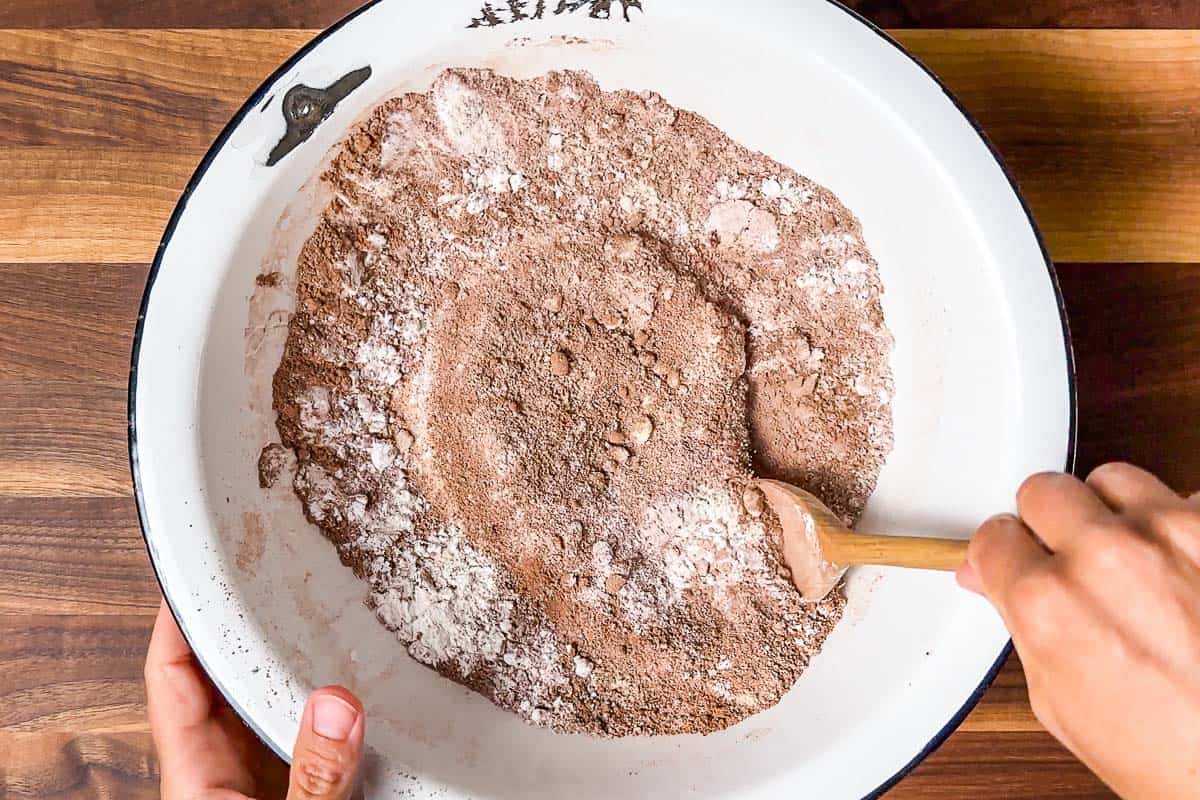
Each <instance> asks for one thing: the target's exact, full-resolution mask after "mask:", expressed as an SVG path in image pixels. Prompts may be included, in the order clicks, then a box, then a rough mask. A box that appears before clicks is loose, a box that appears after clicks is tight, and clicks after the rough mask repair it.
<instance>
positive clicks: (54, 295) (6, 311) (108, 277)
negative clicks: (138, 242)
mask: <svg viewBox="0 0 1200 800" xmlns="http://www.w3.org/2000/svg"><path fill="white" fill-rule="evenodd" d="M148 272H149V267H148V266H147V265H145V264H135V265H130V266H124V267H113V266H101V265H97V264H38V265H35V266H31V265H21V264H0V319H3V320H4V324H3V325H0V381H14V380H15V381H34V380H50V381H52V380H56V379H60V378H62V377H64V376H69V377H70V378H71V379H72V380H75V381H80V382H83V383H105V384H110V385H111V384H113V383H118V384H119V383H120V382H121V378H122V373H124V372H125V371H126V369H127V368H128V366H129V350H130V346H131V344H132V342H133V327H134V323H135V322H136V321H137V311H138V305H139V302H140V299H141V296H142V289H143V287H144V286H145V284H146V275H147V273H148ZM81 290H85V291H81Z"/></svg>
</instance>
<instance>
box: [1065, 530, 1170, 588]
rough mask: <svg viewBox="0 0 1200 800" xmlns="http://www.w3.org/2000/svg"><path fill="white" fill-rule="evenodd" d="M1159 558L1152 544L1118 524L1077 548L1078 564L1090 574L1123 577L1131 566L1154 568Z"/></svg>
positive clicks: (1096, 534) (1090, 538)
mask: <svg viewBox="0 0 1200 800" xmlns="http://www.w3.org/2000/svg"><path fill="white" fill-rule="evenodd" d="M1162 557H1163V555H1162V552H1161V551H1160V550H1159V548H1158V547H1157V546H1156V545H1155V544H1154V542H1152V541H1150V540H1149V539H1147V538H1145V537H1143V536H1140V535H1138V534H1137V533H1135V532H1134V531H1131V530H1129V529H1128V528H1127V527H1126V526H1124V525H1121V526H1119V527H1118V528H1117V529H1115V530H1098V531H1096V532H1094V534H1093V535H1092V536H1091V537H1089V541H1088V542H1087V544H1086V545H1085V546H1084V547H1083V548H1081V549H1080V551H1079V554H1078V557H1077V563H1078V564H1079V566H1080V567H1081V568H1082V569H1083V570H1085V571H1087V572H1089V573H1096V574H1100V575H1106V576H1108V575H1123V574H1125V573H1126V572H1127V571H1128V570H1129V569H1130V567H1132V566H1135V565H1140V566H1149V565H1153V564H1154V563H1156V562H1157V561H1158V560H1160V559H1161V558H1162Z"/></svg>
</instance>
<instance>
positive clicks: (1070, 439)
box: [128, 0, 1078, 800]
mask: <svg viewBox="0 0 1200 800" xmlns="http://www.w3.org/2000/svg"><path fill="white" fill-rule="evenodd" d="M381 2H383V0H370V1H369V2H367V3H365V4H364V5H362V6H360V7H359V8H357V9H355V10H354V11H352V12H350V13H349V14H347V15H346V16H345V17H343V18H342V19H340V20H338V21H337V22H335V23H334V24H332V25H330V26H329V27H328V28H326V29H325V30H323V31H321V33H319V34H317V35H316V36H315V37H314V38H313V39H312V40H311V41H309V42H308V43H306V44H305V45H304V46H303V47H301V48H300V49H299V50H297V51H296V52H295V53H294V54H293V55H292V56H291V57H290V58H289V59H288V60H287V61H285V62H284V63H283V64H282V65H280V66H279V68H278V69H276V70H275V71H274V72H272V73H271V74H270V75H269V76H268V77H267V78H266V79H265V80H264V81H263V82H262V83H261V84H260V85H259V86H258V88H257V89H255V90H254V93H253V94H252V95H250V97H249V99H247V100H246V102H245V103H244V104H243V105H242V106H241V108H239V109H238V110H237V113H235V114H234V115H233V118H232V119H230V121H229V123H228V124H227V125H226V126H225V127H224V128H223V129H222V130H221V133H220V134H218V136H217V138H216V140H215V141H214V142H213V144H212V146H211V147H210V148H209V149H208V152H206V153H205V154H204V158H203V159H201V161H200V164H199V166H197V167H196V171H195V172H194V173H193V174H192V177H191V179H190V180H188V183H187V186H186V187H184V190H183V193H182V194H181V195H180V198H179V201H178V203H176V205H175V210H174V211H173V212H172V214H171V218H170V220H169V221H168V222H167V227H166V229H165V230H164V231H163V235H162V239H161V240H160V241H159V244H158V249H157V250H156V251H155V255H154V262H153V264H152V265H151V267H150V273H149V275H148V276H147V278H146V288H145V291H144V292H143V294H142V302H141V307H140V309H139V310H138V318H137V327H136V328H135V330H134V335H133V351H132V354H131V357H130V365H129V399H128V423H129V466H130V471H131V473H132V476H133V489H134V498H135V500H136V503H137V514H138V523H139V526H140V528H141V531H142V539H143V540H144V541H145V544H146V550H147V552H148V553H149V556H150V564H151V567H152V568H153V570H154V577H155V579H156V580H157V581H158V586H159V590H160V591H161V592H162V596H163V599H164V600H165V602H166V603H167V607H168V608H169V609H170V611H171V615H172V616H173V617H174V618H175V622H176V624H177V625H178V626H179V630H180V631H181V632H182V633H183V637H184V639H185V640H187V642H188V646H189V647H191V648H192V652H193V653H194V654H195V656H196V660H197V662H198V663H199V664H200V668H201V669H203V670H204V672H205V674H206V675H208V677H209V679H210V680H211V681H212V683H213V685H214V686H215V687H216V689H217V691H218V692H220V693H221V696H222V697H224V699H225V701H226V702H227V703H229V706H230V707H231V708H232V709H233V710H234V712H235V713H236V714H237V715H238V717H239V718H241V720H242V722H243V723H244V724H245V725H246V727H247V728H249V729H250V730H251V731H252V732H253V733H254V735H255V736H257V737H258V739H259V740H260V741H262V743H263V744H265V745H266V746H267V747H268V748H269V749H270V750H271V751H272V752H274V753H275V754H276V755H278V756H279V757H280V758H282V759H283V760H284V761H286V762H288V763H291V754H290V753H289V752H287V751H285V750H283V749H282V748H281V747H279V746H277V745H276V744H275V743H274V742H272V741H271V739H270V737H268V736H267V735H266V734H265V733H264V732H263V731H262V729H261V728H260V727H259V726H258V724H257V723H256V722H255V721H254V720H253V719H252V718H251V716H250V715H249V714H247V713H246V711H245V709H243V708H242V706H241V705H240V704H239V703H238V702H237V701H236V700H235V699H234V697H233V695H232V694H231V693H230V691H229V690H228V689H227V688H226V686H225V685H224V684H223V683H222V682H221V681H220V680H218V679H216V678H215V677H214V675H213V671H212V670H211V669H209V667H208V663H207V662H206V660H205V658H204V655H203V654H202V653H201V652H200V651H199V650H197V649H196V648H195V647H194V646H193V643H192V637H191V635H189V633H188V630H187V627H186V625H184V623H183V621H182V619H181V618H180V616H179V612H178V611H177V609H176V607H175V603H174V602H173V601H172V600H171V597H170V595H169V593H168V592H167V588H166V585H165V584H164V583H163V578H162V573H161V571H160V570H159V567H158V562H157V561H156V559H155V555H154V550H153V548H151V546H150V535H149V523H148V520H147V518H146V509H145V498H144V496H143V494H142V481H141V472H140V468H139V464H138V450H137V445H138V439H137V416H136V414H137V384H138V356H139V355H140V353H141V347H142V333H143V328H144V326H145V321H146V311H147V309H148V308H149V306H150V295H151V293H152V292H153V290H154V282H155V279H156V278H157V277H158V271H159V269H160V268H161V267H162V259H163V255H164V254H165V252H166V249H167V245H168V244H170V242H171V239H172V238H173V237H174V235H175V229H176V227H177V226H178V224H179V220H180V219H181V218H182V216H183V213H184V211H186V209H187V204H188V200H189V199H190V198H191V196H192V193H193V192H194V191H195V190H196V187H198V186H199V185H200V182H201V181H202V180H203V179H204V176H205V175H206V174H207V173H208V168H209V166H210V165H211V164H212V162H213V160H214V159H215V158H216V156H217V154H218V153H219V152H220V151H221V150H222V149H223V148H224V147H225V144H226V143H227V142H228V140H229V137H230V136H231V135H232V134H233V131H234V130H235V129H236V128H237V127H238V125H240V124H241V122H242V120H243V119H245V118H246V116H247V115H248V114H250V112H251V111H253V110H254V109H255V108H258V107H259V106H260V105H261V104H262V103H263V101H264V100H266V98H267V91H268V90H269V89H270V88H271V87H272V86H273V85H274V84H275V83H276V81H278V80H279V79H280V78H282V77H283V76H284V74H285V73H287V72H288V71H290V70H291V69H292V68H293V67H295V66H296V65H297V64H298V63H299V62H300V61H301V60H302V59H303V58H304V57H305V56H306V55H308V53H309V52H310V51H311V50H313V49H314V48H315V47H317V45H319V44H321V43H322V42H324V41H325V40H326V39H328V38H329V37H330V36H332V35H333V34H334V33H336V32H337V31H339V30H340V29H341V28H342V27H344V26H345V25H346V24H347V23H349V22H350V21H351V20H353V19H355V18H356V17H358V16H359V15H361V14H363V13H365V12H366V11H368V10H370V9H371V8H374V7H375V6H376V5H378V4H379V3H381ZM824 2H827V3H829V4H830V5H832V6H835V7H837V8H838V9H840V10H841V11H842V12H844V13H846V14H848V15H850V16H851V17H852V18H854V19H855V20H857V21H858V22H859V23H861V24H862V25H864V26H866V28H867V29H869V30H870V31H872V32H873V33H875V34H876V35H877V36H879V38H881V39H882V40H883V41H885V42H887V43H888V44H889V45H891V46H892V47H894V48H896V49H897V50H898V51H900V53H902V54H903V55H904V56H905V57H906V58H908V59H909V60H910V61H912V63H913V64H915V65H916V66H917V67H918V68H919V69H920V70H921V71H922V72H924V73H925V75H927V76H928V77H929V79H930V80H932V81H933V82H934V83H935V84H936V85H937V86H938V87H939V88H940V89H941V90H942V92H943V93H944V94H945V95H946V97H947V98H948V99H949V100H950V102H952V103H953V104H954V106H955V108H957V109H958V112H959V113H960V114H961V115H962V116H963V118H964V119H966V121H967V122H968V123H970V125H971V127H972V128H973V129H974V130H975V132H976V134H978V136H979V138H980V140H981V141H982V142H983V143H984V145H985V146H986V147H987V149H988V152H989V153H991V155H992V158H993V159H995V161H996V164H997V166H999V167H1000V170H1001V171H1002V172H1003V173H1004V176H1005V178H1006V179H1007V180H1008V183H1009V186H1010V187H1011V188H1012V192H1013V195H1014V196H1015V197H1016V198H1017V201H1018V202H1019V203H1020V204H1021V209H1022V211H1024V212H1025V217H1026V218H1027V220H1028V221H1029V227H1030V229H1031V230H1032V231H1033V235H1034V237H1035V238H1036V240H1037V244H1038V247H1039V249H1040V250H1041V252H1042V259H1043V261H1044V262H1045V266H1046V272H1047V274H1048V277H1049V279H1050V285H1051V287H1052V289H1053V292H1054V299H1055V302H1056V304H1057V305H1058V315H1059V319H1060V321H1061V323H1062V334H1063V342H1064V344H1065V345H1066V358H1067V393H1068V406H1069V408H1068V414H1069V417H1070V419H1069V424H1068V432H1067V454H1066V462H1065V464H1064V468H1065V469H1066V470H1067V471H1068V472H1069V471H1071V470H1072V469H1073V468H1074V466H1075V450H1076V436H1077V424H1078V402H1077V396H1076V386H1075V355H1074V349H1073V347H1072V343H1071V331H1070V326H1069V324H1068V322H1067V310H1066V305H1065V304H1064V302H1063V296H1062V289H1061V288H1060V286H1059V282H1058V274H1057V273H1056V272H1055V270H1054V262H1053V261H1052V260H1051V259H1050V254H1049V252H1048V250H1047V249H1046V242H1045V240H1044V238H1043V237H1042V232H1041V230H1040V229H1039V228H1038V226H1037V223H1036V222H1035V221H1034V218H1033V214H1032V213H1031V212H1030V210H1029V205H1028V203H1026V202H1025V198H1024V197H1023V196H1022V195H1021V192H1020V190H1019V189H1018V188H1017V184H1016V181H1015V180H1014V179H1013V176H1012V173H1011V172H1010V171H1009V169H1008V165H1007V164H1005V163H1004V159H1003V158H1001V156H1000V153H999V151H998V150H997V149H996V146H995V145H994V144H993V143H992V141H991V140H990V139H989V138H988V136H987V134H985V133H984V131H983V129H982V128H981V127H980V126H979V123H978V122H976V120H975V118H974V117H973V116H971V114H970V113H969V112H968V111H967V109H966V108H964V107H963V105H962V103H961V102H959V100H958V98H957V97H955V96H954V94H953V93H952V92H951V91H950V90H949V88H947V87H946V85H945V84H944V83H942V81H941V80H940V79H939V78H938V77H937V75H935V74H934V73H933V71H932V70H930V69H929V68H928V67H927V66H925V64H924V63H922V62H921V61H920V60H919V59H918V58H917V57H916V56H914V55H913V54H912V53H910V52H908V51H907V50H906V49H904V47H903V46H902V45H901V44H900V43H899V42H897V41H896V40H895V39H893V38H892V37H891V36H889V35H888V34H887V33H886V32H885V31H884V30H883V29H882V28H880V27H879V26H878V25H876V24H875V23H873V22H871V21H870V20H869V19H867V18H866V17H864V16H863V15H861V14H859V13H858V12H857V11H854V10H853V9H850V8H847V7H846V6H845V5H843V4H842V3H841V2H839V0H824ZM1011 652H1012V642H1011V641H1010V642H1008V643H1007V644H1005V646H1004V647H1003V648H1001V650H1000V654H999V656H997V658H996V661H995V662H994V663H993V664H992V666H991V667H990V668H989V669H988V671H987V673H986V674H985V675H984V677H983V680H982V681H981V682H980V684H979V686H978V687H976V689H975V691H974V692H972V693H971V695H970V697H968V698H967V699H966V701H965V702H964V703H963V705H962V707H961V708H959V710H958V711H957V712H956V713H955V714H954V715H953V716H952V717H951V718H950V719H949V720H948V721H947V722H946V724H945V725H944V726H942V728H941V730H939V731H938V732H937V734H935V735H934V736H933V738H932V739H930V740H929V741H928V742H927V743H926V744H925V746H924V747H922V748H921V749H920V751H919V752H917V754H916V755H914V756H913V757H912V759H911V760H909V762H908V763H907V764H905V765H904V766H903V767H901V768H900V769H899V770H898V771H897V772H896V773H895V774H894V775H892V776H891V777H890V778H888V779H887V780H886V781H884V782H883V783H882V784H880V785H879V787H878V788H876V789H875V790H874V791H872V792H870V793H869V794H867V795H866V797H864V798H863V800H874V799H875V798H878V797H881V796H882V795H883V794H884V793H885V792H887V791H888V790H889V789H891V788H892V787H893V786H895V785H896V784H897V783H899V782H900V780H901V779H902V778H904V776H906V775H907V774H908V773H909V772H911V771H912V770H913V769H914V768H915V767H916V766H917V765H918V764H920V763H921V762H922V761H923V760H924V759H925V758H926V757H928V756H929V755H930V754H931V753H933V752H934V751H935V750H937V748H938V747H939V746H941V744H942V742H944V741H945V740H946V738H947V737H949V736H950V734H951V733H953V732H954V730H955V729H956V728H958V726H959V725H960V724H961V723H962V721H963V720H964V719H965V718H966V716H967V714H969V713H970V712H971V710H972V709H973V708H975V706H976V704H978V703H979V700H980V698H982V697H983V695H984V693H985V692H986V691H987V689H988V687H990V686H991V685H992V681H994V680H995V679H996V675H997V673H999V672H1000V669H1001V667H1003V666H1004V662H1005V661H1006V660H1007V658H1008V656H1009V653H1011Z"/></svg>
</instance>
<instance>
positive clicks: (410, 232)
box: [264, 70, 891, 735]
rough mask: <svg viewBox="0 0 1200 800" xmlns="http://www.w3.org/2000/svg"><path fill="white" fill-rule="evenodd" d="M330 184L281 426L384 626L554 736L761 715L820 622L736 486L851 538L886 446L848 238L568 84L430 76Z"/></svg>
mask: <svg viewBox="0 0 1200 800" xmlns="http://www.w3.org/2000/svg"><path fill="white" fill-rule="evenodd" d="M325 180H327V181H329V182H330V184H331V185H332V187H333V189H334V192H335V200H334V201H333V202H332V203H331V204H330V206H329V207H328V208H327V209H326V211H325V213H324V215H323V217H322V219H321V221H320V223H319V225H318V228H317V230H316V232H315V233H314V235H313V236H312V238H311V239H310V240H309V241H308V242H307V244H306V245H305V247H304V250H303V252H302V255H301V259H300V263H299V265H298V276H297V281H298V286H297V307H296V312H295V314H294V315H293V317H292V320H291V322H290V325H289V336H288V341H287V345H286V348H285V352H284V356H283V360H282V362H281V364H280V367H279V370H278V371H277V373H276V375H275V408H276V411H277V412H278V426H279V431H280V434H281V438H282V442H283V444H284V445H286V446H287V447H289V448H291V449H293V450H294V451H295V453H296V456H297V465H298V466H297V468H296V473H295V477H294V486H295V488H296V492H297V494H298V495H299V497H300V498H301V500H302V501H303V502H304V504H305V510H306V513H307V515H308V517H309V519H310V520H312V521H313V522H314V523H315V524H317V525H318V526H320V527H321V529H322V531H323V532H324V533H325V535H326V536H328V537H329V538H330V539H331V540H332V541H333V542H334V543H335V544H336V545H337V546H338V550H339V553H340V554H341V556H342V559H343V561H345V562H346V563H347V564H348V565H350V566H351V567H352V568H353V569H354V570H355V572H356V573H357V574H358V575H360V576H361V577H363V578H364V579H365V580H366V581H367V582H368V584H369V586H370V594H369V602H370V604H371V605H372V606H373V607H374V608H375V610H376V613H377V614H378V615H379V617H380V619H381V620H382V621H383V622H384V624H386V625H388V627H390V628H392V629H393V630H395V631H396V633H397V635H398V636H399V638H400V639H401V640H402V641H403V642H404V643H405V644H406V645H407V646H408V648H409V652H410V653H411V654H412V655H413V656H414V657H415V658H417V659H418V660H420V661H422V662H423V663H426V664H428V665H430V666H431V667H434V668H436V669H437V670H439V671H440V672H442V673H443V674H445V675H447V676H448V677H451V678H453V679H455V680H458V681H461V682H463V683H465V684H467V685H469V686H471V687H473V688H475V689H476V690H478V691H480V692H481V693H483V694H485V695H486V696H488V697H490V698H492V699H493V700H494V701H495V702H497V703H498V704H499V705H501V706H503V707H506V708H509V709H512V710H514V711H517V712H519V713H521V714H522V715H523V716H524V717H525V718H527V719H529V720H531V721H533V722H535V723H539V724H544V725H549V726H552V727H554V728H556V729H560V730H566V731H582V732H588V733H595V734H606V735H627V734H637V733H648V734H667V733H683V732H709V731H714V730H718V729H721V728H723V727H726V726H728V725H730V724H733V723H735V722H737V721H738V720H740V719H742V718H744V717H745V716H747V715H749V714H751V713H754V712H756V711H760V710H762V709H764V708H767V707H769V706H770V705H772V704H774V703H775V702H777V701H778V700H779V698H780V697H781V696H782V695H783V693H784V692H786V691H787V689H788V688H789V687H790V686H791V685H792V683H794V681H795V679H796V678H797V677H798V676H799V674H800V672H801V671H802V670H803V668H804V667H805V666H806V665H807V663H808V661H809V659H810V658H811V657H812V655H813V654H815V653H816V652H817V650H819V648H820V646H821V644H822V642H823V641H824V639H825V636H826V635H827V634H828V632H829V630H830V629H831V628H832V626H833V625H834V624H835V623H836V621H837V619H838V617H839V616H840V614H841V608H842V605H843V603H844V601H843V599H842V598H840V597H838V596H834V597H830V598H827V599H826V600H824V601H822V602H820V603H815V604H810V605H806V604H804V603H802V602H801V598H800V597H799V596H798V595H797V594H796V593H795V591H794V590H793V589H792V588H791V586H790V584H789V583H788V581H787V578H786V574H784V572H783V569H782V567H781V565H780V562H779V558H778V555H777V547H776V546H775V544H776V542H777V536H778V530H777V528H776V527H774V522H773V521H772V520H768V519H766V518H764V517H762V516H761V515H762V503H761V497H760V496H759V495H757V493H756V492H755V491H754V490H752V489H751V490H748V489H747V485H748V482H749V480H750V478H751V477H752V474H753V470H757V471H758V472H760V473H761V474H765V475H768V476H772V477H780V478H783V479H786V480H790V481H793V482H796V483H799V484H800V485H803V486H805V487H806V488H808V489H810V490H812V491H814V492H816V493H818V494H820V495H821V496H822V497H823V498H824V499H826V500H827V501H828V502H829V504H830V505H831V507H833V508H834V509H835V510H837V511H838V512H839V513H841V514H843V515H844V516H846V517H847V518H848V519H852V518H853V517H854V516H856V515H857V514H858V513H859V512H860V511H861V509H862V506H863V503H864V502H865V499H866V497H867V496H868V495H869V494H870V491H871V490H872V488H873V486H874V482H875V480H876V478H877V476H878V472H879V469H880V467H881V464H882V460H883V458H884V456H885V455H886V453H887V451H888V449H889V448H890V428H891V425H890V422H891V420H890V411H889V407H888V401H889V395H890V391H891V387H890V378H889V375H888V372H887V351H888V348H889V346H890V339H889V337H888V334H887V332H886V329H885V328H884V326H883V319H882V313H881V311H880V306H879V292H880V287H879V280H878V275H877V271H876V267H875V264H874V261H873V260H872V259H871V257H870V255H869V254H868V253H867V251H866V248H865V245H864V244H863V242H862V238H861V232H860V230H859V227H858V224H857V221H856V220H854V218H853V217H852V216H851V215H850V214H849V212H847V211H846V210H845V209H844V208H843V207H842V206H841V205H840V203H838V201H837V199H836V198H835V197H833V195H832V194H830V193H829V192H828V191H826V190H825V189H822V188H821V187H819V186H816V185H815V184H813V183H811V182H810V181H808V180H806V179H805V178H803V177H801V176H799V175H797V174H795V173H794V172H792V171H790V170H788V169H787V168H786V167H783V166H782V165H780V164H778V163H776V162H774V161H772V160H770V159H769V158H767V157H765V156H763V155H760V154H755V153H752V152H750V151H748V150H746V149H745V148H742V147H740V146H739V145H737V144H735V143H733V142H731V141H730V140H729V139H728V138H727V137H725V136H724V135H723V134H721V132H720V131H718V130H717V129H716V128H714V127H713V126H711V125H710V124H708V123H707V122H705V121H704V120H703V119H701V118H699V117H697V116H695V115H693V114H689V113H687V112H681V111H677V110H676V109H674V108H672V107H671V106H669V105H667V104H666V103H665V102H664V101H663V100H662V99H661V98H659V97H658V96H657V95H653V94H633V93H629V92H615V93H606V92H601V91H600V90H599V88H598V87H597V86H596V84H595V83H594V82H593V81H592V80H591V78H590V77H589V76H587V75H584V74H581V73H570V72H567V73H552V74H549V75H547V76H544V77H542V78H539V79H536V80H530V81H516V80H510V79H506V78H502V77H499V76H497V75H495V74H493V73H491V72H488V71H474V70H454V71H448V72H446V73H444V74H443V75H442V76H441V77H440V78H439V79H438V80H437V81H436V82H435V84H434V86H433V88H432V89H431V91H430V92H429V93H427V94H410V95H405V96H403V97H400V98H397V99H394V100H390V101H388V102H386V103H384V104H382V105H381V106H380V107H379V108H377V109H376V110H375V111H374V112H373V113H372V114H371V116H370V117H369V118H368V119H367V120H366V121H365V122H364V123H362V124H361V125H360V126H359V127H358V128H357V129H355V131H353V132H352V134H351V135H350V136H349V137H348V139H347V141H346V144H345V146H344V148H343V150H342V152H341V153H340V154H339V155H338V156H337V157H336V159H335V160H334V162H333V165H332V167H331V168H330V169H329V171H328V173H327V174H326V175H325ZM278 456H279V454H278V452H276V451H272V452H271V453H270V457H269V458H268V457H264V469H268V468H269V470H270V471H277V470H278V467H277V466H276V464H277V462H280V459H279V457H278ZM280 463H281V462H280ZM264 480H265V478H264Z"/></svg>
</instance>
